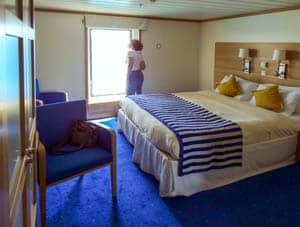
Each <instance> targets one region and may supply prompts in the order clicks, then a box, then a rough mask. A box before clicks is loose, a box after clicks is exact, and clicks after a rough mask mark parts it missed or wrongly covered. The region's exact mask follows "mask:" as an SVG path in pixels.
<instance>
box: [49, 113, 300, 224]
mask: <svg viewBox="0 0 300 227" xmlns="http://www.w3.org/2000/svg"><path fill="white" fill-rule="evenodd" d="M104 123H105V124H106V125H109V126H111V127H113V128H116V121H115V120H114V119H113V120H109V121H106V122H104ZM117 136H118V138H117V142H118V197H117V199H116V200H115V201H114V200H113V199H112V198H111V187H110V173H109V168H104V169H101V170H98V171H95V172H92V173H90V174H87V175H85V176H83V177H78V178H75V179H73V180H71V181H68V182H65V183H62V184H59V185H57V186H53V187H50V188H49V189H48V191H47V196H48V198H47V223H48V226H55V227H56V226H85V227H92V226H201V227H206V226H209V227H210V226H212V227H216V226H228V227H235V226H246V227H247V226H251V227H254V226H264V227H267V226H272V227H274V226H300V166H299V165H292V166H289V167H285V168H282V169H280V170H276V171H273V172H269V173H266V174H263V175H260V176H256V177H252V178H249V179H246V180H243V181H240V182H238V183H235V184H231V185H228V186H224V187H222V188H218V189H214V190H210V191H206V192H201V193H198V194H196V195H193V196H191V197H177V198H161V197H160V196H159V192H158V183H157V182H156V181H155V179H154V178H153V177H152V176H150V175H148V174H145V173H143V172H142V171H141V170H140V169H139V168H138V166H137V165H135V164H133V163H132V161H131V154H132V146H131V145H130V144H129V143H128V142H127V141H126V139H125V138H124V137H123V135H122V134H120V133H118V134H117Z"/></svg>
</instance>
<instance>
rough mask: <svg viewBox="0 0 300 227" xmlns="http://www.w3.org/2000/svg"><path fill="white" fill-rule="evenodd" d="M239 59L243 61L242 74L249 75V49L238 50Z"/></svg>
mask: <svg viewBox="0 0 300 227" xmlns="http://www.w3.org/2000/svg"><path fill="white" fill-rule="evenodd" d="M239 58H242V59H243V72H244V73H250V72H251V60H250V59H249V49H245V48H240V50H239Z"/></svg>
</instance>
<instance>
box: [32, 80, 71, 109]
mask: <svg viewBox="0 0 300 227" xmlns="http://www.w3.org/2000/svg"><path fill="white" fill-rule="evenodd" d="M35 96H36V100H37V101H36V104H37V106H41V105H44V104H51V103H57V102H67V101H68V93H67V92H65V91H47V92H46V91H44V92H41V91H40V86H39V81H38V80H37V79H36V80H35Z"/></svg>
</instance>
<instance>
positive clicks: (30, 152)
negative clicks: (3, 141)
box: [25, 147, 36, 155]
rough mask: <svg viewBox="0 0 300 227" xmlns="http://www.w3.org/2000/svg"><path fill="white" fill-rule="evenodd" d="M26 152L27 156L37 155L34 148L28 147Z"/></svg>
mask: <svg viewBox="0 0 300 227" xmlns="http://www.w3.org/2000/svg"><path fill="white" fill-rule="evenodd" d="M25 151H26V154H29V155H32V154H34V153H35V151H36V148H34V147H27V148H26V149H25Z"/></svg>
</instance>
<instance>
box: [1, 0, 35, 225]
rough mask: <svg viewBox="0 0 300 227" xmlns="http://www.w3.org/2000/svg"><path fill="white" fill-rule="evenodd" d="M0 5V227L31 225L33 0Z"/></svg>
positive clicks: (33, 125)
mask: <svg viewBox="0 0 300 227" xmlns="http://www.w3.org/2000/svg"><path fill="white" fill-rule="evenodd" d="M0 4H1V5H0V82H1V83H0V99H1V103H0V111H1V112H0V113H1V116H0V125H1V130H0V146H1V150H0V179H1V180H0V210H1V212H0V223H1V224H0V225H1V226H4V227H6V226H7V227H9V226H25V227H26V226H35V223H36V191H35V187H36V172H37V171H36V148H37V143H38V134H37V133H36V131H35V101H34V100H35V97H34V71H35V68H34V26H33V0H4V1H1V3H0ZM2 211H3V212H2Z"/></svg>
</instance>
